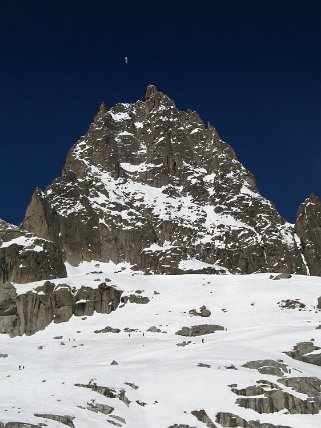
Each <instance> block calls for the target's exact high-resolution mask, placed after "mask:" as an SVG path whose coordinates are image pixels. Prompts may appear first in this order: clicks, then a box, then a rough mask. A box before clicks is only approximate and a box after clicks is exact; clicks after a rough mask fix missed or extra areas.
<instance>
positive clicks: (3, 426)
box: [0, 422, 42, 428]
mask: <svg viewBox="0 0 321 428" xmlns="http://www.w3.org/2000/svg"><path fill="white" fill-rule="evenodd" d="M41 427H42V425H41V424H37V425H35V424H29V423H27V422H7V423H2V422H0V428H41Z"/></svg>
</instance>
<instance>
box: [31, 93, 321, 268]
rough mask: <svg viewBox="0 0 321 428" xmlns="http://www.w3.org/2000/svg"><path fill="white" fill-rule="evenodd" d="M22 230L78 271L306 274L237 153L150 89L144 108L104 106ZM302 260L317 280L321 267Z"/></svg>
mask: <svg viewBox="0 0 321 428" xmlns="http://www.w3.org/2000/svg"><path fill="white" fill-rule="evenodd" d="M309 209H310V208H309ZM316 214H317V215H319V211H316ZM319 218H320V215H319ZM309 219H310V215H309V218H308V219H307V222H308V221H309ZM318 221H319V220H317V222H318ZM305 223H306V222H305V220H301V219H299V223H298V226H297V229H298V233H299V236H300V237H301V240H302V242H306V239H310V235H309V237H308V238H305V233H304V232H303V231H302V230H303V229H304V227H303V228H302V227H301V226H300V225H302V224H305ZM313 224H314V223H313ZM23 227H24V228H26V229H27V230H29V231H30V232H32V233H34V234H36V235H37V236H40V237H42V238H44V239H49V240H52V241H54V242H55V243H56V244H57V245H58V246H59V248H60V249H61V251H62V253H63V254H64V257H65V258H66V259H67V261H68V262H70V263H71V264H72V265H78V263H79V262H81V261H83V260H100V261H103V262H105V261H109V260H112V261H113V262H115V263H118V262H122V261H128V262H130V263H131V264H132V265H134V266H136V267H137V268H139V269H141V270H143V271H145V272H147V273H169V274H176V273H184V272H203V273H224V272H225V271H226V269H228V270H230V271H232V272H235V273H251V272H257V271H264V272H266V271H274V272H285V273H288V272H290V273H300V274H306V273H307V267H306V264H305V260H304V258H303V257H302V254H301V246H300V242H299V240H298V239H297V237H296V236H295V233H294V232H295V231H294V227H293V225H290V224H289V223H287V222H286V221H285V220H284V219H283V218H282V217H281V216H280V215H279V214H278V212H277V211H276V209H275V207H274V206H273V205H272V204H271V202H269V201H268V200H266V199H265V198H263V197H262V196H261V195H260V194H259V192H258V189H257V187H256V184H255V180H254V178H253V176H252V174H251V173H250V172H249V171H247V170H246V169H245V168H244V167H243V165H242V164H241V163H240V162H239V161H238V160H237V158H236V155H235V153H234V151H233V150H232V148H231V147H230V146H229V145H228V144H226V143H224V142H223V141H222V140H221V139H220V137H219V136H218V134H217V132H216V130H215V129H214V128H213V127H212V126H211V125H210V124H209V125H208V126H207V127H206V126H205V125H204V123H203V121H202V120H201V118H200V117H199V115H198V114H197V113H196V112H192V111H190V110H188V111H179V110H178V109H177V107H176V106H175V103H174V101H173V100H171V99H170V98H169V97H168V96H166V95H164V94H163V93H161V92H159V91H157V89H156V88H155V87H154V86H151V85H150V86H148V88H147V92H146V99H145V101H137V102H136V103H134V104H117V105H116V106H114V107H113V108H112V109H110V110H109V111H107V109H106V108H105V106H104V105H102V106H101V107H100V109H99V111H98V113H97V115H96V116H95V118H94V120H93V122H92V124H91V125H90V127H89V129H88V131H87V133H86V135H85V136H83V137H81V138H80V140H79V141H78V142H77V143H76V144H75V145H74V146H73V147H72V148H71V150H70V151H69V154H68V156H67V159H66V163H65V166H64V168H63V172H62V175H61V176H60V177H59V178H57V179H56V180H55V181H54V182H53V183H52V184H51V185H50V186H48V187H47V188H46V189H45V191H41V190H40V189H37V190H36V191H35V193H34V195H33V197H32V200H31V202H30V204H29V207H28V209H27V213H26V217H25V219H24V221H23ZM301 229H302V230H301ZM304 230H305V229H304ZM315 230H316V229H315ZM307 233H310V232H307ZM313 233H314V235H313V237H311V239H314V237H315V236H319V235H317V232H313ZM304 254H306V260H307V263H308V265H310V264H311V272H317V269H316V268H314V266H315V265H316V264H318V263H319V266H321V263H320V260H317V261H315V260H312V256H311V257H309V256H308V252H307V251H305V253H304ZM315 254H317V250H315ZM318 272H319V273H318V274H321V267H320V271H318Z"/></svg>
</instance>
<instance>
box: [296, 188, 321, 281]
mask: <svg viewBox="0 0 321 428" xmlns="http://www.w3.org/2000/svg"><path fill="white" fill-rule="evenodd" d="M295 230H296V233H297V235H298V237H299V238H300V240H301V243H302V251H303V254H304V257H305V260H306V263H307V265H308V267H309V271H310V274H311V275H318V276H320V275H321V202H320V199H319V197H318V196H316V195H313V194H312V195H311V196H310V197H309V198H308V199H306V200H305V201H304V202H303V203H302V204H301V205H300V208H299V210H298V216H297V221H296V223H295Z"/></svg>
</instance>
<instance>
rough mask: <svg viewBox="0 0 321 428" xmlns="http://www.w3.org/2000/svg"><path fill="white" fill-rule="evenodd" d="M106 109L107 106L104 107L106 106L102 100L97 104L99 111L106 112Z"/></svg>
mask: <svg viewBox="0 0 321 428" xmlns="http://www.w3.org/2000/svg"><path fill="white" fill-rule="evenodd" d="M106 111H107V108H106V106H105V103H104V101H102V102H101V103H100V106H99V113H106Z"/></svg>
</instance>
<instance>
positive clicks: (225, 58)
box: [0, 0, 321, 223]
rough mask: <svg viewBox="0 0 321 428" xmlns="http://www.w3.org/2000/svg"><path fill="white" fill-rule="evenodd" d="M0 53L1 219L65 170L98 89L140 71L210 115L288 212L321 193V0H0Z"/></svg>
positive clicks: (114, 98) (123, 85)
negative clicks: (66, 162)
mask: <svg viewBox="0 0 321 428" xmlns="http://www.w3.org/2000/svg"><path fill="white" fill-rule="evenodd" d="M0 55H1V57H0V58H1V61H0V133H1V134H0V135H1V137H0V144H1V168H0V182H1V188H0V197H1V204H0V218H3V219H5V220H6V221H9V222H12V223H18V222H20V221H21V220H22V218H23V216H24V213H25V210H26V207H27V204H28V202H29V200H30V198H31V195H32V192H33V190H34V188H35V187H36V186H39V187H41V188H44V187H45V186H46V185H47V184H49V183H50V182H51V181H52V180H53V179H54V178H55V177H57V176H58V175H60V171H61V168H62V166H63V164H64V160H65V157H66V154H67V151H68V149H69V148H70V146H71V145H72V144H73V143H74V142H75V141H76V140H77V139H78V138H79V136H80V135H82V134H84V132H85V131H86V129H87V127H88V125H89V123H90V121H91V120H92V118H93V116H94V115H95V113H96V111H97V109H98V106H99V103H100V102H101V101H105V103H106V105H107V106H108V107H111V106H112V105H114V104H115V103H117V102H133V101H136V100H137V99H143V98H144V95H145V90H146V85H147V84H148V83H153V84H155V85H157V87H158V89H159V90H161V91H162V92H165V93H167V94H168V95H169V96H170V97H172V98H173V99H174V100H175V101H176V103H177V106H178V107H179V108H181V109H187V108H191V109H192V110H197V111H198V112H199V113H200V114H201V116H202V118H203V119H204V120H205V121H208V120H209V121H210V122H211V123H212V124H213V125H214V126H215V127H216V129H217V130H218V132H219V134H220V135H221V137H222V138H223V139H224V140H225V141H227V142H228V143H229V144H231V145H232V147H233V148H234V150H235V151H236V153H237V154H238V157H239V159H240V160H241V161H242V162H243V164H244V165H245V166H246V167H247V168H248V169H250V170H251V171H252V172H253V173H254V175H255V177H256V179H257V183H258V186H259V189H260V191H261V193H262V194H263V195H264V196H266V197H268V198H269V199H271V200H272V201H273V202H274V203H275V204H276V206H277V208H278V209H279V211H280V212H281V214H282V215H283V216H284V217H285V218H286V219H288V220H290V221H293V220H294V218H295V216H296V211H297V208H298V205H299V204H300V202H302V201H303V200H304V199H305V198H306V197H308V196H309V194H310V193H312V192H315V193H319V194H321V168H320V154H321V153H320V152H321V149H320V147H321V144H320V143H321V141H320V140H321V117H320V113H321V2H320V1H319V0H315V1H313V0H306V1H302V0H300V1H297V0H291V1H287V0H282V1H281V0H278V1H274V0H269V1H265V0H253V1H252V0H239V1H237V0H207V1H205V0H203V1H202V0H200V1H198V2H196V1H195V0H192V1H190V0H170V1H169V0H162V1H158V0H153V1H151V0H149V1H145V0H143V1H139V0H136V1H134V0H131V1H130V0H127V1H122V0H117V1H115V0H111V1H107V0H104V1H103V0H88V1H85V0H77V1H76V0H64V1H60V0H55V1H51V0H46V1H38V0H33V1H30V0H29V1H27V0H25V1H22V0H12V1H6V2H5V1H2V2H1V4H0ZM125 56H128V58H129V63H128V64H127V65H126V64H124V57H125Z"/></svg>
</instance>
